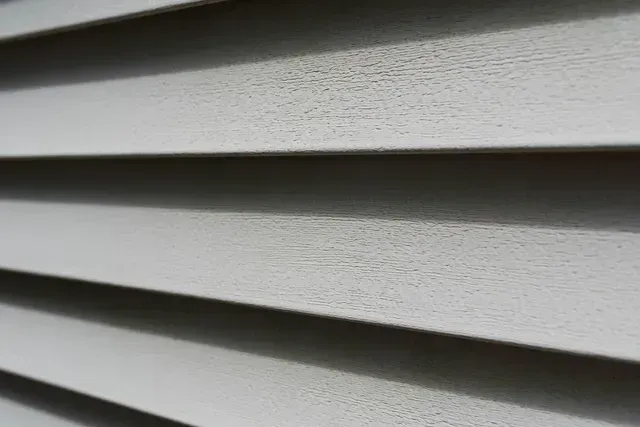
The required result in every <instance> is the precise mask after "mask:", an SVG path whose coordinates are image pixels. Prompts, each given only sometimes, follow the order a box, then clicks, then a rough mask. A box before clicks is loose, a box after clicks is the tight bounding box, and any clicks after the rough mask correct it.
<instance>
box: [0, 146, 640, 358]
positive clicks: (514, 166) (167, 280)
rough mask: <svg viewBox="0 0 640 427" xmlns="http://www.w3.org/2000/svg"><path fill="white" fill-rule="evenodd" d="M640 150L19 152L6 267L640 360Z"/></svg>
mask: <svg viewBox="0 0 640 427" xmlns="http://www.w3.org/2000/svg"><path fill="white" fill-rule="evenodd" d="M637 162H638V155H637V154H633V153H622V154H596V153H594V154H585V155H569V154H564V155H560V154H559V155H541V154H540V155H533V154H532V155H521V156H515V155H514V156H512V155H470V156H422V157H420V156H418V157H414V156H395V157H393V156H390V157H386V156H374V157H355V156H353V157H335V158H334V157H326V158H310V159H309V158H296V157H293V158H266V159H192V160H168V159H167V160H132V161H83V160H78V161H68V162H59V163H58V162H55V161H49V162H14V163H10V162H9V163H5V164H3V165H2V168H0V171H1V172H0V175H1V179H0V182H1V184H0V235H2V236H3V239H2V240H0V267H3V268H6V269H12V270H19V271H25V272H32V273H38V274H45V275H54V276H62V277H70V278H79V279H83V280H89V281H96V282H103V283H109V284H116V285H121V286H127V287H137V288H143V289H149V290H158V291H163V292H170V293H178V294H187V295H193V296H199V297H205V298H212V299H218V300H226V301H234V302H240V303H246V304H253V305H259V306H265V307H271V308H278V309H285V310H296V311H302V312H307V313H314V314H321V315H325V316H335V317H341V318H349V319H357V320H362V321H367V322H375V323H383V324H388V325H394V326H401V327H408V328H416V329H422V330H428V331H436V332H440V333H445V334H454V335H463V336H469V337H476V338H482V339H488V340H498V341H504V342H512V343H518V344H523V345H530V346H537V347H545V348H552V349H557V350H563V351H571V352H580V353H587V354H596V355H601V356H607V357H614V358H622V359H629V360H635V361H639V360H640V336H639V335H638V334H639V331H638V328H637V325H638V324H639V323H640V318H639V316H640V289H639V288H638V280H637V279H638V277H640V258H639V257H638V253H640V233H639V232H638V231H639V230H640V222H639V221H640V216H639V215H638V212H639V210H640V190H639V189H638V187H637V185H636V183H637V182H639V178H640V177H639V176H638V175H640V171H639V170H638V168H637V164H638V163H637Z"/></svg>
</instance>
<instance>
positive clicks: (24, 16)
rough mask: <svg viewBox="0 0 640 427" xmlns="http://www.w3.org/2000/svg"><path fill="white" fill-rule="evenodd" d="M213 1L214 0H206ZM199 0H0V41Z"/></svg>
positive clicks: (194, 2) (141, 13) (149, 11)
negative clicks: (1, 0)
mask: <svg viewBox="0 0 640 427" xmlns="http://www.w3.org/2000/svg"><path fill="white" fill-rule="evenodd" d="M206 1H207V2H215V1H216V0H206ZM217 1H219V0H217ZM201 3H204V1H202V0H153V1H149V0H94V1H82V0H13V1H12V0H9V1H3V2H0V41H4V40H7V39H15V38H21V37H25V36H32V35H35V34H40V33H49V32H52V31H57V30H62V29H69V28H75V27H79V26H86V25H89V24H95V23H100V22H104V21H112V20H114V19H122V18H125V17H131V16H139V15H143V14H148V13H153V12H158V11H162V10H165V9H175V8H180V7H185V6H188V5H192V4H201Z"/></svg>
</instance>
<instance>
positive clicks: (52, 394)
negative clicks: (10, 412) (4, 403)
mask: <svg viewBox="0 0 640 427" xmlns="http://www.w3.org/2000/svg"><path fill="white" fill-rule="evenodd" d="M1 399H7V400H10V401H13V402H15V403H16V404H17V405H20V406H24V407H25V408H28V409H29V410H32V411H35V412H44V413H48V414H51V415H53V416H56V417H59V418H63V419H66V420H68V421H69V422H70V423H74V425H75V423H78V425H82V426H86V427H114V426H121V427H146V426H148V427H152V426H154V427H187V426H186V424H182V423H177V422H172V421H168V420H166V419H163V418H160V417H158V416H155V415H151V414H147V413H145V412H140V411H136V410H134V409H129V408H125V407H123V406H119V405H116V404H114V403H109V402H105V401H102V400H98V399H94V398H91V397H88V396H85V395H83V394H80V393H75V392H72V391H69V390H65V389H61V388H58V387H54V386H51V385H48V384H44V383H41V382H38V381H32V380H29V379H26V378H23V377H20V376H17V375H13V374H10V373H8V372H2V371H0V400H1ZM2 415H3V414H1V413H0V417H1V416H2ZM3 421H4V420H3ZM2 425H3V426H5V425H6V426H7V427H11V426H9V425H7V424H5V423H4V422H2ZM43 427H45V426H43Z"/></svg>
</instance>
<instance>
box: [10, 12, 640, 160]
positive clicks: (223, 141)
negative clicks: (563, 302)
mask: <svg viewBox="0 0 640 427" xmlns="http://www.w3.org/2000/svg"><path fill="white" fill-rule="evenodd" d="M639 44H640V14H639V13H638V3H637V2H636V1H633V0H613V1H609V2H601V1H599V0H546V1H533V0H510V1H502V0H489V1H482V2H477V1H471V0H456V1H454V2H448V1H447V2H441V1H439V0H438V1H435V2H431V1H430V2H425V1H422V0H401V1H399V2H398V1H395V2H390V1H387V0H360V1H353V2H346V3H345V2H343V1H342V0H327V1H288V0H278V1H265V2H239V3H236V2H230V3H227V2H224V3H220V4H214V5H211V6H207V7H203V8H195V9H189V10H185V11H181V12H175V13H170V14H164V15H158V16H154V17H149V18H144V19H140V20H134V21H127V22H123V23H120V24H114V25H110V26H104V27H101V28H95V29H88V30H86V31H82V32H73V33H68V34H64V35H60V36H56V37H51V38H43V39H38V40H33V41H29V42H25V43H22V44H18V43H16V44H15V45H8V46H6V47H5V48H4V49H0V56H3V57H5V58H7V62H8V63H9V64H10V66H8V67H6V68H5V70H3V71H2V72H1V73H0V75H2V78H1V79H0V81H1V82H2V83H1V87H0V89H1V92H0V128H2V129H3V134H4V136H3V143H2V145H1V146H0V155H1V156H13V157H32V156H36V157H37V156H56V155H65V156H74V155H157V154H163V155H181V154H217V155H220V154H234V155H237V154H255V153H292V152H295V153H297V152H304V153H307V152H328V151H331V152H353V151H365V152H376V151H384V150H386V151H389V150H391V151H406V150H408V151H415V150H427V151H432V150H436V151H442V150H445V151H450V150H503V149H543V148H544V149H549V148H554V149H559V148H564V149H566V148H574V149H575V148H581V149H585V148H590V149H593V148H598V147H619V146H633V145H635V144H637V141H638V137H639V136H640V115H639V114H638V111H640V79H638V78H637V75H638V70H640V50H638V48H637V46H638V45H639Z"/></svg>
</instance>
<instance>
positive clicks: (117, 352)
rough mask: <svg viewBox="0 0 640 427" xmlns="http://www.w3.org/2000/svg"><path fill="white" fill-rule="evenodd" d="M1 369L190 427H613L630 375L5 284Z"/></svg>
mask: <svg viewBox="0 0 640 427" xmlns="http://www.w3.org/2000/svg"><path fill="white" fill-rule="evenodd" d="M2 279H3V280H2V286H0V313H1V315H2V319H3V321H2V322H1V323H0V339H1V340H2V343H3V345H2V346H1V347H0V367H2V368H3V369H7V370H11V371H13V372H17V373H20V374H23V375H27V376H31V377H33V378H38V379H41V380H44V381H47V382H51V383H53V384H58V385H60V386H63V387H68V388H70V389H73V390H76V391H79V392H82V393H86V394H89V395H93V396H95V397H100V398H103V399H106V400H110V401H113V402H117V403H121V404H123V405H129V406H131V407H134V408H137V409H139V410H143V411H145V412H149V413H155V414H158V415H162V416H164V417H168V418H172V419H175V420H179V421H183V422H186V423H189V424H192V425H198V426H203V427H204V426H220V425H224V426H227V425H233V426H255V425H278V426H290V425H291V426H300V425H306V426H332V425H336V426H344V425H380V426H382V425H405V426H425V425H427V426H443V427H444V426H451V425H455V426H493V425H509V426H514V427H524V426H536V427H537V426H540V425H554V426H560V427H563V426H566V427H569V426H571V427H581V426H599V427H602V426H623V425H636V424H637V423H638V421H640V412H639V408H640V405H638V395H637V384H638V380H639V379H640V370H639V369H638V366H637V365H632V364H623V363H618V362H612V361H603V360H596V359H587V358H585V359H582V358H579V357H575V356H566V355H559V354H545V353H543V352H539V351H532V350H526V349H518V348H510V347H506V346H500V345H495V344H487V343H478V342H471V341H464V340H456V339H452V338H445V337H436V336H429V335H424V334H419V333H415V332H409V331H402V330H394V329H386V328H381V327H373V326H367V325H362V324H351V323H348V322H341V321H335V320H328V319H320V318H312V317H306V316H300V315H294V314H287V313H278V312H269V311H266V310H258V309H250V308H247V307H241V306H233V305H228V304H221V303H213V302H206V301H198V300H191V299H185V298H178V297H172V296H161V295H153V294H150V293H146V292H144V293H143V292H135V291H131V290H124V289H117V288H106V287H100V286H95V285H93V286H92V285H85V284H74V286H69V285H67V284H58V283H56V282H51V281H49V282H46V281H45V279H36V278H24V277H19V276H17V275H16V276H13V277H11V276H7V275H5V276H3V278H2Z"/></svg>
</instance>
